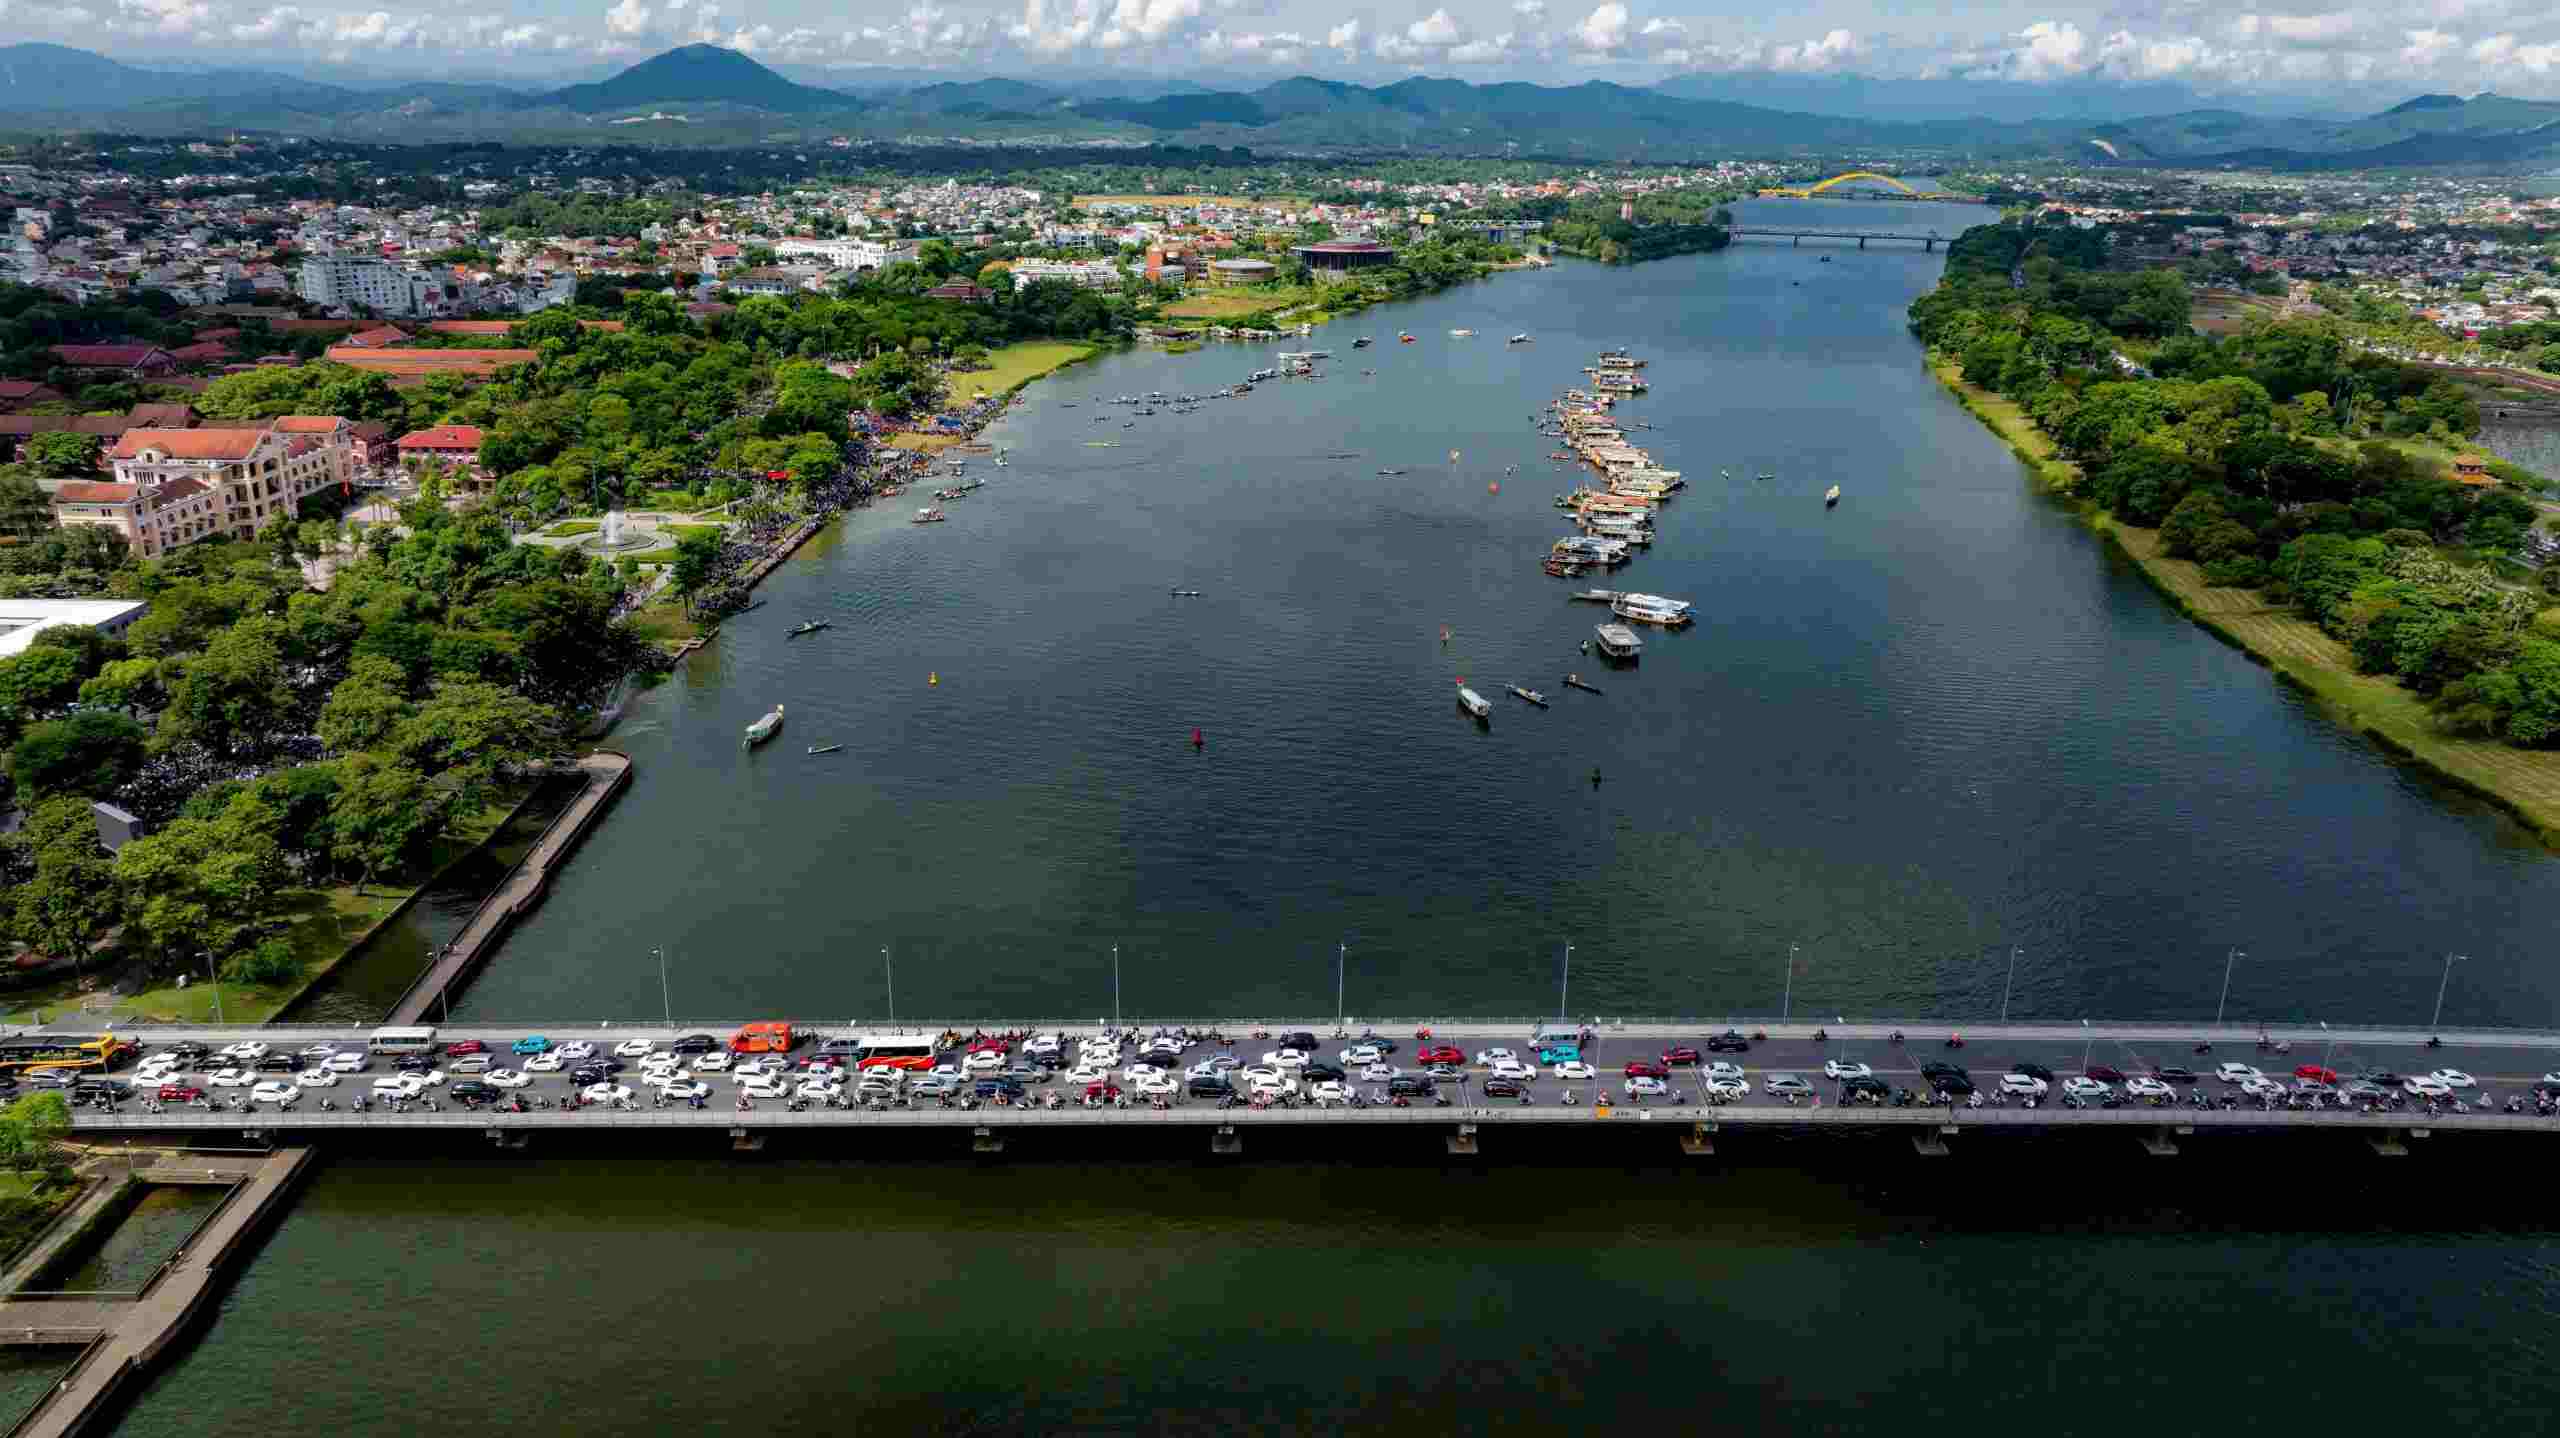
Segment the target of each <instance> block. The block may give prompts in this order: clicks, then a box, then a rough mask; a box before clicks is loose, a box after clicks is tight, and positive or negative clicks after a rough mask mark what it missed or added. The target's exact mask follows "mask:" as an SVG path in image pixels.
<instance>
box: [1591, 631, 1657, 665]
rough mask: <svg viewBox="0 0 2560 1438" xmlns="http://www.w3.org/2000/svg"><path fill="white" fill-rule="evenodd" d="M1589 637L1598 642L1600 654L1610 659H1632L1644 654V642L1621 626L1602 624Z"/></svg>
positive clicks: (1634, 633)
mask: <svg viewBox="0 0 2560 1438" xmlns="http://www.w3.org/2000/svg"><path fill="white" fill-rule="evenodd" d="M1591 635H1592V637H1593V638H1594V639H1597V640H1598V641H1600V652H1601V653H1603V654H1606V655H1608V656H1609V657H1610V658H1612V659H1634V658H1637V657H1639V656H1641V655H1642V654H1643V653H1644V641H1643V640H1642V639H1640V638H1638V637H1637V636H1636V632H1635V631H1634V630H1632V629H1629V628H1628V627H1627V626H1625V625H1623V624H1603V625H1601V626H1600V627H1599V628H1597V629H1594V630H1592V631H1591Z"/></svg>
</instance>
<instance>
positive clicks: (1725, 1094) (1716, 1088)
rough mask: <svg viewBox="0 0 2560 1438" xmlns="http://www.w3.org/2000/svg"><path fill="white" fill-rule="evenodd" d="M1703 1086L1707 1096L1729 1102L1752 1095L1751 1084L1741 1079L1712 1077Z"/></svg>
mask: <svg viewBox="0 0 2560 1438" xmlns="http://www.w3.org/2000/svg"><path fill="white" fill-rule="evenodd" d="M1656 1082H1660V1080H1656ZM1703 1087H1704V1089H1705V1091H1706V1095H1707V1097H1709V1098H1720V1099H1723V1100H1725V1101H1726V1102H1728V1103H1730V1102H1732V1101H1733V1100H1735V1099H1743V1098H1749V1097H1750V1096H1751V1085H1749V1084H1747V1083H1744V1082H1743V1081H1742V1080H1740V1079H1726V1078H1711V1079H1709V1080H1707V1081H1706V1083H1705V1084H1704V1085H1703Z"/></svg>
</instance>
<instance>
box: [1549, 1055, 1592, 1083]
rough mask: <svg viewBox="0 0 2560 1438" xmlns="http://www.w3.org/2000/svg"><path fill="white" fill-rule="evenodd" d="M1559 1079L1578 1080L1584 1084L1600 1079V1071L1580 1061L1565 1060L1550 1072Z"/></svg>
mask: <svg viewBox="0 0 2560 1438" xmlns="http://www.w3.org/2000/svg"><path fill="white" fill-rule="evenodd" d="M1551 1072H1553V1073H1554V1074H1555V1076H1556V1077H1557V1078H1560V1079H1580V1080H1582V1081H1583V1082H1585V1083H1588V1082H1590V1081H1592V1080H1593V1079H1596V1078H1598V1077H1600V1071H1599V1070H1598V1069H1595V1068H1593V1067H1592V1066H1591V1065H1589V1064H1587V1063H1584V1062H1583V1061H1582V1060H1580V1059H1566V1060H1565V1061H1564V1062H1563V1063H1560V1064H1557V1065H1556V1066H1555V1068H1554V1069H1553V1070H1551Z"/></svg>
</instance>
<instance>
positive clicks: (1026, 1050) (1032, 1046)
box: [1022, 1034, 1066, 1058]
mask: <svg viewBox="0 0 2560 1438" xmlns="http://www.w3.org/2000/svg"><path fill="white" fill-rule="evenodd" d="M1065 1047H1066V1045H1065V1044H1064V1043H1062V1042H1060V1041H1059V1039H1058V1036H1057V1035H1056V1034H1040V1035H1037V1036H1035V1037H1033V1038H1031V1039H1030V1040H1028V1041H1026V1042H1025V1043H1024V1044H1023V1045H1022V1052H1023V1054H1024V1056H1025V1057H1033V1058H1036V1057H1038V1056H1039V1055H1041V1054H1053V1053H1056V1052H1058V1051H1059V1050H1061V1049H1063V1048H1065Z"/></svg>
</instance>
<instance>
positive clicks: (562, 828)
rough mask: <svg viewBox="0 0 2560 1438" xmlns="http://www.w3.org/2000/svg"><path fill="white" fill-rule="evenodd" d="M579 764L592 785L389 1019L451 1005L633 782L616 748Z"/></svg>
mask: <svg viewBox="0 0 2560 1438" xmlns="http://www.w3.org/2000/svg"><path fill="white" fill-rule="evenodd" d="M578 767H579V768H580V769H582V770H584V771H585V772H586V776H587V782H586V787H585V788H584V789H582V790H580V791H579V793H578V797H577V798H575V799H572V800H570V801H569V806H568V807H567V808H565V809H563V810H561V811H560V817H559V818H557V819H554V820H552V821H551V827H550V828H548V829H545V830H543V831H542V837H541V838H540V839H538V840H536V841H535V842H534V845H533V847H532V848H531V849H528V850H526V851H525V856H524V857H523V858H521V859H518V860H517V861H516V864H515V867H514V868H512V869H510V870H508V871H507V876H506V877H505V878H504V879H502V880H500V881H499V883H498V887H497V888H495V889H493V890H491V891H490V893H489V897H488V898H486V899H483V900H481V901H480V907H479V908H478V909H475V910H473V911H472V915H471V918H470V921H469V922H467V923H465V924H464V925H463V926H462V932H460V933H459V934H456V935H455V936H454V939H453V942H452V943H450V944H447V945H445V947H444V949H443V951H442V952H441V953H439V954H438V955H437V956H436V961H435V963H433V964H432V965H430V966H429V967H428V969H427V971H426V972H425V973H424V974H421V975H420V976H419V977H418V981H417V982H416V983H414V984H411V985H410V986H409V991H408V992H407V993H405V994H402V995H401V996H400V1001H399V1002H398V1003H396V1004H394V1005H392V1009H391V1015H390V1017H389V1019H387V1020H386V1022H389V1023H394V1024H414V1023H419V1022H421V1021H423V1019H424V1018H425V1016H426V1015H428V1014H430V1013H438V1012H444V1011H447V1010H449V1009H450V1008H451V1007H452V1003H453V996H454V994H456V993H458V992H460V990H461V988H462V986H463V985H464V984H465V983H467V982H469V980H470V977H471V975H472V974H473V973H474V972H476V971H477V970H478V968H479V966H480V962H481V960H483V959H484V958H486V957H488V955H489V953H490V952H491V951H492V950H494V949H495V948H496V947H497V946H498V944H499V942H500V941H501V940H503V939H504V938H505V937H506V935H507V931H508V930H509V929H511V928H513V927H514V926H515V922H516V920H518V919H520V918H522V917H523V916H524V915H525V914H526V913H527V912H528V911H529V910H531V909H532V908H533V906H534V905H535V904H537V903H540V902H541V901H542V896H543V894H544V893H545V892H547V891H548V890H549V889H550V887H551V876H552V875H553V874H555V873H557V872H558V871H559V868H560V866H561V865H562V864H563V863H565V862H567V860H568V857H569V855H570V853H571V852H572V851H574V850H575V849H576V848H577V847H578V844H579V843H580V841H582V840H584V839H585V838H586V837H587V834H588V832H589V831H590V830H592V829H594V827H595V826H596V823H597V821H598V820H599V819H600V818H602V816H603V814H604V810H605V808H606V806H607V805H609V804H611V803H612V802H613V800H614V798H615V797H616V796H617V795H619V794H621V792H622V791H623V790H624V789H625V788H627V787H629V785H630V783H631V769H632V764H631V756H630V755H628V754H623V753H620V752H618V751H615V750H611V749H600V750H598V751H596V752H595V753H593V754H589V755H588V756H586V757H585V758H583V759H581V760H579V761H578Z"/></svg>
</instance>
